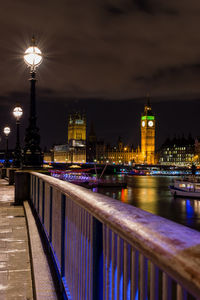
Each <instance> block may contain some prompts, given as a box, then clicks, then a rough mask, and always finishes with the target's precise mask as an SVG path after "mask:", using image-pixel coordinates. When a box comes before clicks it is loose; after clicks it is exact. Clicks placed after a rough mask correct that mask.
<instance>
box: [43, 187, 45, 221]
mask: <svg viewBox="0 0 200 300" xmlns="http://www.w3.org/2000/svg"><path fill="white" fill-rule="evenodd" d="M44 205H45V182H44V181H42V223H43V224H44Z"/></svg>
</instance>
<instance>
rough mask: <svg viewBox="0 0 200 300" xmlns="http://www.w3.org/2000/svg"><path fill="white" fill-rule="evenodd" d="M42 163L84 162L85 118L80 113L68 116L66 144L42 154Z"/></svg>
mask: <svg viewBox="0 0 200 300" xmlns="http://www.w3.org/2000/svg"><path fill="white" fill-rule="evenodd" d="M44 161H46V162H58V163H69V162H70V163H85V162H86V117H85V115H84V114H81V113H78V112H76V113H74V114H70V115H69V118H68V138H67V143H66V144H63V145H55V146H54V147H53V149H52V151H50V152H49V153H45V154H44Z"/></svg>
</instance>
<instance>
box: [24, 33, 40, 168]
mask: <svg viewBox="0 0 200 300" xmlns="http://www.w3.org/2000/svg"><path fill="white" fill-rule="evenodd" d="M24 61H25V63H26V64H27V66H28V67H29V68H30V75H31V77H30V84H31V90H30V115H29V126H28V128H27V129H26V134H25V146H24V157H23V164H24V166H27V167H41V165H42V164H43V156H42V152H41V148H40V135H39V129H38V128H37V126H36V120H37V117H36V100H35V84H36V68H37V67H38V66H39V65H40V64H41V62H42V52H41V51H40V49H39V48H38V47H36V44H35V38H34V37H33V38H32V44H31V46H30V47H29V48H28V49H27V50H26V51H25V54H24Z"/></svg>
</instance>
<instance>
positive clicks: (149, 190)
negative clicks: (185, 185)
mask: <svg viewBox="0 0 200 300" xmlns="http://www.w3.org/2000/svg"><path fill="white" fill-rule="evenodd" d="M173 179H174V178H173V177H156V176H155V177H154V176H132V177H129V178H128V186H127V188H95V192H99V193H102V194H105V195H107V196H109V197H112V198H114V199H117V200H120V201H122V202H124V203H128V204H131V205H134V206H136V207H139V208H141V209H143V210H145V211H148V212H150V213H153V214H156V215H159V216H162V217H164V218H167V219H170V220H173V221H175V222H177V223H180V224H183V225H186V226H188V227H191V228H194V229H197V230H199V231H200V199H199V200H198V199H189V198H176V199H174V198H173V197H172V196H171V193H170V191H169V185H170V184H172V181H173ZM117 180H123V178H120V177H118V178H117Z"/></svg>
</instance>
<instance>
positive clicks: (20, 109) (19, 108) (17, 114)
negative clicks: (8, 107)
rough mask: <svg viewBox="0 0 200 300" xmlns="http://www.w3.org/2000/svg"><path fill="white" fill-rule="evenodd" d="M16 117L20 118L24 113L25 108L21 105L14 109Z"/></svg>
mask: <svg viewBox="0 0 200 300" xmlns="http://www.w3.org/2000/svg"><path fill="white" fill-rule="evenodd" d="M13 115H14V117H15V118H16V119H17V120H19V119H20V118H21V116H22V115H23V110H22V108H21V107H20V106H16V107H15V108H14V110H13Z"/></svg>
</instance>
